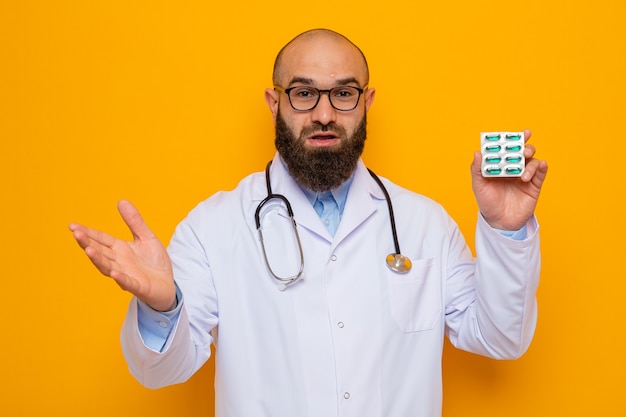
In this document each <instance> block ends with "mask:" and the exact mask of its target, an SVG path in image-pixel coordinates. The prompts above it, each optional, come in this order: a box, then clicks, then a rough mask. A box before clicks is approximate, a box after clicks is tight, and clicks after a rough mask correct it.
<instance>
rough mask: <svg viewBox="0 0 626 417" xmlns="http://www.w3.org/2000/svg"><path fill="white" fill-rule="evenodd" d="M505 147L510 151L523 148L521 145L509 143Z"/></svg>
mask: <svg viewBox="0 0 626 417" xmlns="http://www.w3.org/2000/svg"><path fill="white" fill-rule="evenodd" d="M504 149H506V150H507V151H508V152H519V151H521V150H522V147H521V146H520V145H509V146H505V147H504Z"/></svg>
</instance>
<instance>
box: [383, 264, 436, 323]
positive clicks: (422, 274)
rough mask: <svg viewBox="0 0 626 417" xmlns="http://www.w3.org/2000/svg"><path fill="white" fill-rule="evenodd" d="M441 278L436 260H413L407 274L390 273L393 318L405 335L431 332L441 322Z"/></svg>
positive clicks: (388, 272) (389, 282)
mask: <svg viewBox="0 0 626 417" xmlns="http://www.w3.org/2000/svg"><path fill="white" fill-rule="evenodd" d="M439 275H440V271H439V268H438V266H437V262H436V260H435V259H434V258H430V259H418V260H414V261H413V267H412V268H411V271H409V272H408V273H407V274H399V273H396V272H393V271H391V270H390V271H387V282H388V286H389V303H390V307H391V316H392V317H393V319H394V321H395V322H396V324H397V325H398V327H400V329H401V330H402V331H403V332H405V333H408V332H418V331H423V330H430V329H432V328H433V327H434V326H435V324H436V323H437V321H438V320H439V318H440V316H441V284H440V280H439Z"/></svg>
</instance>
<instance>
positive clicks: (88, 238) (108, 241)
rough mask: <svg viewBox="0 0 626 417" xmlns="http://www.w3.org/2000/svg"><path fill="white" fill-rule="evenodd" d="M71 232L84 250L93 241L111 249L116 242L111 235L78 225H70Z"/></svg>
mask: <svg viewBox="0 0 626 417" xmlns="http://www.w3.org/2000/svg"><path fill="white" fill-rule="evenodd" d="M70 230H71V231H72V232H73V234H74V239H76V241H77V242H78V244H79V245H81V247H82V248H83V249H85V247H86V246H88V245H89V243H90V242H92V241H93V242H96V243H98V244H100V245H103V246H106V247H109V248H110V247H112V246H113V245H114V244H115V241H116V239H115V238H114V237H113V236H111V235H109V234H106V233H104V232H101V231H99V230H96V229H92V228H90V227H86V226H83V225H80V224H76V223H73V224H71V225H70Z"/></svg>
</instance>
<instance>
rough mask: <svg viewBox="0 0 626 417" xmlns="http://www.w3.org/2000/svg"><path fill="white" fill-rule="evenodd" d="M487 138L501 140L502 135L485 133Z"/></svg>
mask: <svg viewBox="0 0 626 417" xmlns="http://www.w3.org/2000/svg"><path fill="white" fill-rule="evenodd" d="M485 140H490V141H498V140H500V135H485Z"/></svg>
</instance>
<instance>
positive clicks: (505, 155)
mask: <svg viewBox="0 0 626 417" xmlns="http://www.w3.org/2000/svg"><path fill="white" fill-rule="evenodd" d="M524 141H525V137H524V132H481V133H480V149H481V153H482V164H481V172H482V174H483V177H521V176H522V173H523V172H524V168H525V167H526V159H525V158H524Z"/></svg>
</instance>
